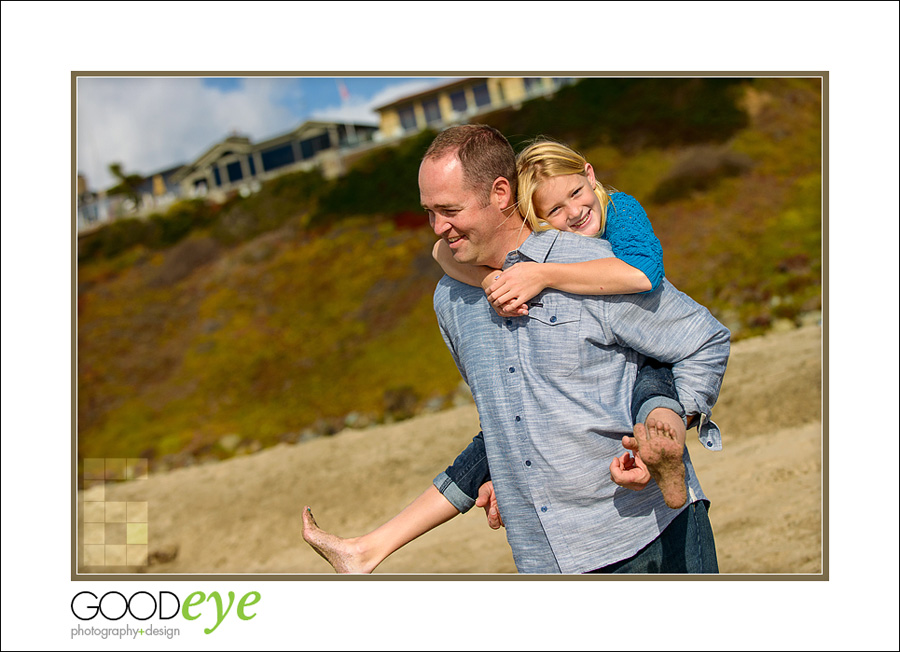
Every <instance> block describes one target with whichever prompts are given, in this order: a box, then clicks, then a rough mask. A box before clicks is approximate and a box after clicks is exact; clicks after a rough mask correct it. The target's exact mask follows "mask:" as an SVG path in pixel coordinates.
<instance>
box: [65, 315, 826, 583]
mask: <svg viewBox="0 0 900 652" xmlns="http://www.w3.org/2000/svg"><path fill="white" fill-rule="evenodd" d="M821 338H822V331H821V328H820V327H818V326H807V327H803V328H800V329H795V330H790V331H787V332H780V333H770V334H768V335H766V336H763V337H759V338H754V339H750V340H745V341H742V342H738V343H737V344H735V345H734V346H733V348H732V354H731V358H730V361H729V364H728V371H727V372H726V375H725V381H724V384H723V388H722V393H721V396H720V400H719V403H718V405H717V406H716V408H715V410H714V412H713V419H714V420H715V421H716V422H717V423H718V424H719V426H720V427H721V429H722V432H723V438H724V450H723V451H721V452H717V453H712V452H709V451H705V450H701V447H700V445H699V443H698V442H697V440H696V431H689V432H688V446H689V448H690V452H691V457H692V459H693V462H694V465H695V468H696V469H697V472H698V475H699V477H700V481H701V483H702V485H703V488H704V491H705V492H706V494H707V495H708V496H709V498H710V500H711V501H712V506H711V510H710V519H711V521H712V525H713V529H714V532H715V536H716V543H717V549H718V558H719V568H720V571H721V572H722V573H723V574H810V575H817V574H820V573H822V572H823V562H824V560H823V549H822V519H823V495H824V493H823V487H824V484H823V459H824V457H823V454H824V448H823V429H822V407H821V406H822V368H821V360H822V341H821ZM477 431H478V416H477V413H476V410H475V407H474V405H465V406H462V407H457V408H454V409H451V410H447V411H443V412H439V413H434V414H427V415H423V416H419V417H416V418H413V419H410V420H408V421H403V422H399V423H395V424H391V425H382V426H377V427H374V428H368V429H365V430H345V431H343V432H340V433H338V434H336V435H334V436H330V437H321V438H318V439H314V440H311V441H306V442H303V443H298V444H281V445H279V446H277V447H274V448H270V449H265V450H262V451H259V452H257V453H254V454H248V455H244V456H241V457H237V458H233V459H229V460H225V461H222V462H216V463H209V464H204V465H201V466H194V467H189V468H182V469H176V470H172V471H168V472H164V473H151V474H150V476H149V477H148V478H147V479H145V480H135V481H130V482H123V483H110V482H107V483H106V485H105V487H93V488H90V489H88V490H87V491H85V492H83V494H82V496H81V498H82V499H83V501H87V502H98V501H106V502H129V501H131V502H141V501H145V502H147V503H148V508H149V509H148V553H149V554H148V564H147V565H146V566H133V567H110V566H88V567H83V568H82V569H81V570H82V571H83V572H88V573H92V572H100V573H110V572H113V573H122V572H127V573H152V574H172V573H192V574H243V573H249V574H269V573H273V574H285V575H288V574H289V575H302V576H309V575H311V574H330V573H332V572H333V571H332V570H331V567H330V566H329V565H328V564H327V563H326V562H325V561H324V560H323V559H322V558H321V557H319V556H318V555H317V554H316V553H315V552H314V551H313V550H312V549H311V548H309V547H308V546H307V545H306V543H305V542H304V541H303V540H302V537H301V521H300V510H301V509H302V508H303V506H304V505H306V504H308V505H310V506H311V507H312V509H313V513H314V514H315V516H316V519H317V520H318V523H319V525H320V526H321V527H323V528H324V529H326V530H328V531H330V532H333V533H335V534H338V535H342V536H353V535H358V534H362V533H364V532H367V531H369V530H370V529H372V528H374V527H375V526H377V525H378V524H380V523H382V522H384V521H385V520H386V519H388V518H390V517H391V516H393V515H394V514H395V513H396V512H397V511H398V510H399V509H401V508H402V507H404V506H405V505H407V504H408V503H409V502H411V501H412V500H413V499H414V498H415V497H416V496H417V495H418V494H419V493H421V492H422V491H423V490H424V489H425V488H426V487H428V485H429V484H430V483H431V480H432V478H434V476H435V475H437V473H439V472H440V471H441V470H443V468H444V467H445V466H446V465H447V464H448V463H449V462H450V461H452V459H453V458H454V457H455V455H456V454H457V453H458V452H459V451H460V450H461V449H462V448H463V447H464V446H465V445H466V444H467V443H468V441H469V440H470V439H471V437H472V436H473V435H474V434H475V433H477ZM80 504H81V503H79V505H80ZM79 523H81V520H79ZM515 572H516V569H515V566H514V565H513V561H512V555H511V554H510V551H509V547H508V545H507V543H506V537H505V536H504V534H503V531H502V530H500V531H494V530H491V529H489V528H488V527H487V525H486V524H485V518H484V514H483V512H482V511H481V510H475V509H473V510H472V511H471V512H469V513H468V514H465V515H463V516H460V517H457V518H455V519H453V520H452V521H450V522H449V523H447V524H445V525H443V526H441V527H440V528H438V529H437V530H435V531H433V532H431V533H429V534H427V535H425V536H423V537H421V538H419V539H417V540H416V541H414V542H412V543H411V544H409V545H407V546H406V547H405V548H404V549H402V550H400V551H398V552H397V553H395V554H394V555H393V556H391V557H390V558H388V559H387V560H386V561H385V562H384V563H383V564H382V565H381V566H380V567H379V568H378V569H377V570H376V573H377V574H406V573H424V574H444V573H449V574H469V573H488V574H507V573H515Z"/></svg>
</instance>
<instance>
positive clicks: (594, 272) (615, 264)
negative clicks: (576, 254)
mask: <svg viewBox="0 0 900 652" xmlns="http://www.w3.org/2000/svg"><path fill="white" fill-rule="evenodd" d="M491 278H492V277H491ZM546 288H554V289H556V290H561V291H562V292H570V293H572V294H584V295H605V294H636V293H638V292H647V291H649V290H651V289H653V286H652V284H651V283H650V279H648V278H647V276H646V275H645V274H644V273H643V272H642V271H640V270H639V269H637V268H635V267H632V266H631V265H629V264H628V263H624V262H622V261H621V260H619V259H618V258H600V259H598V260H588V261H585V262H583V263H530V262H529V263H518V264H516V265H513V266H512V267H510V268H509V269H507V270H506V271H505V272H503V273H502V274H500V278H499V279H496V280H492V281H491V282H490V285H489V287H488V288H487V289H486V290H485V291H486V292H487V295H488V299H489V300H490V302H491V304H492V305H493V306H494V307H495V308H496V307H497V306H502V308H503V310H504V311H506V312H512V311H514V310H517V309H519V308H520V307H523V306H524V304H525V303H526V302H527V301H528V300H529V299H532V298H533V297H535V296H537V295H538V294H539V293H540V292H541V291H542V290H544V289H546Z"/></svg>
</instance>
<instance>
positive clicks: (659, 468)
mask: <svg viewBox="0 0 900 652" xmlns="http://www.w3.org/2000/svg"><path fill="white" fill-rule="evenodd" d="M673 414H674V413H673ZM676 416H677V415H676ZM679 421H680V417H679ZM679 434H680V435H681V436H680V437H679ZM684 437H685V435H684V427H683V426H682V428H681V429H680V430H679V429H677V428H675V427H674V426H673V425H672V424H670V423H668V422H667V421H663V420H657V419H654V418H652V417H651V418H648V419H647V423H646V427H645V426H644V424H641V423H639V424H636V425H635V426H634V439H635V440H636V443H637V449H638V451H639V452H640V456H641V459H642V460H643V462H644V464H646V465H647V470H648V471H650V476H651V477H652V478H653V479H654V480H655V481H656V484H657V485H658V486H659V488H660V490H661V491H662V495H663V498H664V499H665V501H666V505H668V506H669V507H671V508H672V509H678V508H679V507H681V506H682V505H684V503H685V501H686V500H687V487H686V486H685V484H684V461H683V460H682V454H683V452H684Z"/></svg>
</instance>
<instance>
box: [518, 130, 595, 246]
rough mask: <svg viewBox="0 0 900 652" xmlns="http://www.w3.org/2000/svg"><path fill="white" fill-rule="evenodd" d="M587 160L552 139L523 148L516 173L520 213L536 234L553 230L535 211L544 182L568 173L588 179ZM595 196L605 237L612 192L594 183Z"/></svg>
mask: <svg viewBox="0 0 900 652" xmlns="http://www.w3.org/2000/svg"><path fill="white" fill-rule="evenodd" d="M586 164H587V160H585V158H584V157H583V156H582V155H581V154H579V153H578V152H576V151H575V150H573V149H572V148H570V147H566V146H565V145H563V144H562V143H557V142H554V141H552V140H540V141H537V142H535V143H532V144H531V145H529V146H528V147H526V148H525V149H523V150H522V151H521V152H520V153H519V156H518V157H517V159H516V171H517V174H518V177H519V192H518V195H519V196H518V200H519V213H520V214H521V215H522V216H523V217H524V218H525V219H526V220H527V221H528V225H529V226H530V227H531V228H532V229H533V230H534V231H546V230H548V229H551V228H553V227H551V226H550V225H549V224H548V223H547V222H546V221H544V220H542V219H541V218H539V217H538V216H537V213H536V212H535V210H534V200H533V198H534V193H535V192H537V189H538V188H539V187H540V185H541V183H542V182H543V181H544V180H545V179H549V178H551V177H559V176H563V175H567V174H580V175H581V176H583V177H586V176H587V172H586V171H585V169H584V166H585V165H586ZM594 194H595V195H597V199H599V200H600V230H599V231H598V232H597V235H598V236H599V235H603V231H604V230H605V229H606V206H607V204H609V201H610V200H609V193H607V191H606V189H605V188H604V187H603V184H601V183H600V182H599V181H597V182H595V184H594Z"/></svg>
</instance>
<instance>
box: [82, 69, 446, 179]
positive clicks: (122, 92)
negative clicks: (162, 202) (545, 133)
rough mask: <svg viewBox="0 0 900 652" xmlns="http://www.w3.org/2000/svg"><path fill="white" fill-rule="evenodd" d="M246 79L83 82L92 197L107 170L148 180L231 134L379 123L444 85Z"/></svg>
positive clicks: (255, 135) (86, 171) (254, 135)
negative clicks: (389, 107)
mask: <svg viewBox="0 0 900 652" xmlns="http://www.w3.org/2000/svg"><path fill="white" fill-rule="evenodd" d="M343 83H344V86H345V88H347V90H348V92H349V93H350V97H349V98H348V99H347V100H346V101H342V100H341V99H340V96H339V92H338V85H337V82H336V80H334V79H332V78H316V79H309V78H296V77H294V78H286V77H247V78H243V79H240V80H239V81H236V82H235V83H234V84H231V83H229V84H227V85H223V84H214V83H210V80H208V79H207V80H204V79H202V78H199V77H177V76H168V77H130V78H129V77H87V78H83V79H79V80H78V83H77V84H78V92H77V93H78V94H77V106H78V122H77V125H78V136H77V137H78V141H77V156H78V170H79V172H81V173H82V174H83V175H84V176H85V177H86V179H87V181H88V185H89V187H90V188H92V189H94V190H100V189H104V188H108V187H109V186H110V185H112V184H113V183H115V179H114V177H113V176H112V175H111V174H110V173H109V164H110V163H113V162H121V163H122V164H123V166H124V169H125V171H126V172H127V173H138V174H143V175H148V174H151V173H153V172H157V171H159V170H162V169H168V168H171V167H174V166H176V165H179V164H183V163H188V162H190V161H192V160H194V159H196V158H197V157H199V156H200V155H201V154H203V152H205V151H206V150H207V149H208V148H209V147H211V146H212V145H214V144H215V143H217V142H220V141H221V140H222V139H223V138H225V137H226V136H228V135H229V134H230V133H232V132H234V131H236V132H238V133H240V134H243V135H246V136H249V137H250V139H251V140H252V141H259V140H263V139H265V138H267V137H270V136H274V135H277V134H280V133H284V132H285V131H288V130H290V129H292V128H294V127H296V126H298V125H300V124H301V123H302V122H303V121H304V120H307V119H311V118H320V119H328V120H347V121H358V122H363V123H369V124H374V125H377V124H378V114H377V113H376V112H375V111H374V110H373V108H374V107H377V106H380V105H382V104H385V103H387V102H390V101H391V100H393V99H396V98H399V97H402V96H404V95H407V94H410V93H413V92H416V91H418V90H422V89H423V88H426V87H428V86H433V85H435V84H437V83H441V82H440V81H438V80H428V79H405V78H378V77H372V78H367V79H347V80H344V81H343Z"/></svg>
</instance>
